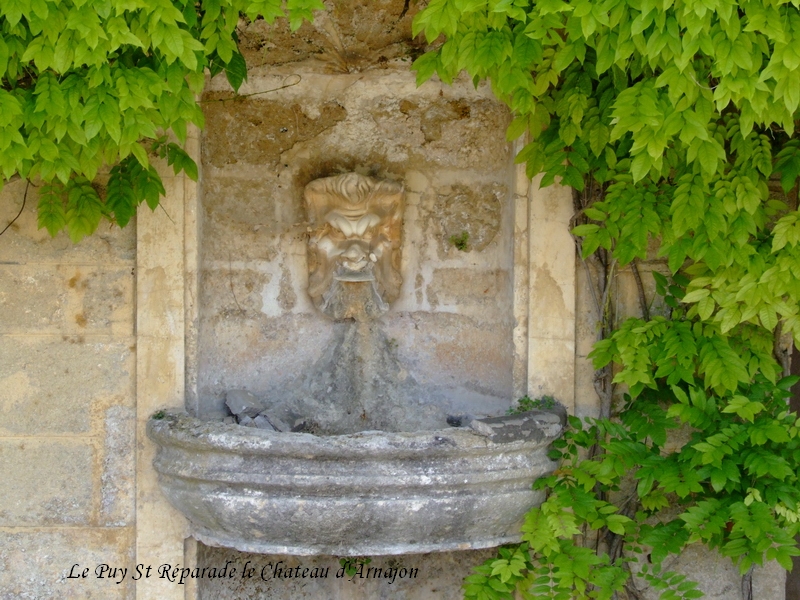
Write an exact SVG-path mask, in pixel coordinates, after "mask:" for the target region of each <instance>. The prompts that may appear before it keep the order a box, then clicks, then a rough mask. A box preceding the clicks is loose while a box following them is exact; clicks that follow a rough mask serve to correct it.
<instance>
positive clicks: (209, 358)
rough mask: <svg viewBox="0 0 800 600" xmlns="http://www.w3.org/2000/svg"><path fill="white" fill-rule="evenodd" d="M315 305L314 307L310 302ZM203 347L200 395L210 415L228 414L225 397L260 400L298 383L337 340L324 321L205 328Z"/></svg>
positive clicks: (220, 323)
mask: <svg viewBox="0 0 800 600" xmlns="http://www.w3.org/2000/svg"><path fill="white" fill-rule="evenodd" d="M309 304H310V302H309ZM201 331H202V333H201V339H200V343H199V350H198V354H199V359H198V361H199V364H200V369H199V373H198V390H199V394H200V396H201V398H203V401H204V410H206V411H207V413H206V414H218V415H219V416H223V415H224V414H227V409H226V408H225V401H224V394H225V392H226V391H227V390H229V389H234V388H242V387H246V388H247V389H248V390H252V391H253V392H254V393H255V394H256V395H257V396H259V397H272V396H274V394H275V393H276V391H277V390H279V389H281V388H283V387H284V386H287V385H290V383H291V382H292V381H296V380H298V379H299V378H300V377H301V376H302V375H303V373H304V372H306V371H307V370H308V368H309V367H310V366H311V365H312V364H313V363H314V361H315V360H317V359H318V358H319V355H320V353H321V350H322V348H324V347H325V345H326V344H327V343H328V341H329V339H330V337H331V331H330V323H329V321H328V320H327V319H325V318H324V317H322V316H321V315H292V314H289V315H285V316H283V317H281V318H270V317H267V316H265V315H261V316H260V317H259V318H258V319H234V318H233V317H228V318H220V319H216V320H214V321H211V320H208V321H205V322H204V328H203V329H202V330H201Z"/></svg>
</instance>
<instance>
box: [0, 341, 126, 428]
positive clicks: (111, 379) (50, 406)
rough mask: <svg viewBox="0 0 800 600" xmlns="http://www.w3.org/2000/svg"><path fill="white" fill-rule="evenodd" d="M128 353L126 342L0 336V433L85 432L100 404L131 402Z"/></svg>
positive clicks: (124, 403)
mask: <svg viewBox="0 0 800 600" xmlns="http://www.w3.org/2000/svg"><path fill="white" fill-rule="evenodd" d="M134 351H135V346H134V340H133V339H130V338H129V339H124V338H123V339H114V338H108V337H94V336H90V337H88V338H85V337H82V336H64V339H61V338H56V337H51V336H30V337H27V336H16V335H14V336H9V335H4V336H0V356H2V357H3V359H2V360H0V434H6V435H25V434H36V435H42V434H48V433H49V434H61V433H84V432H88V431H89V430H90V428H91V426H92V419H93V415H95V414H98V413H99V412H100V411H101V410H102V408H103V407H104V406H108V405H130V404H131V403H132V402H133V400H132V395H133V380H132V377H133V372H134V363H133V361H134V356H133V353H134ZM100 419H102V417H100Z"/></svg>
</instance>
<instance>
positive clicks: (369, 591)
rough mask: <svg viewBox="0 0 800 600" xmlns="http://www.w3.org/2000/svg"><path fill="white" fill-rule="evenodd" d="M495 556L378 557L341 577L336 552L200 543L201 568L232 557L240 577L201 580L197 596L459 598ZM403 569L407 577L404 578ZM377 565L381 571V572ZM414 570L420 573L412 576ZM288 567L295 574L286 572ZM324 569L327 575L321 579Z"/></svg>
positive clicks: (213, 599) (215, 599) (247, 599)
mask: <svg viewBox="0 0 800 600" xmlns="http://www.w3.org/2000/svg"><path fill="white" fill-rule="evenodd" d="M494 555H495V551H494V550H471V551H463V552H436V553H431V554H406V555H404V556H394V557H389V556H386V557H381V556H375V557H371V559H370V562H369V563H367V564H365V565H364V567H363V568H362V569H361V575H359V574H358V573H356V575H354V576H353V577H350V576H345V574H344V573H342V577H337V573H340V569H341V568H342V566H341V564H340V563H339V559H338V557H334V556H314V557H312V556H303V557H298V556H280V555H270V554H267V555H264V554H247V553H240V552H237V551H235V550H230V549H227V548H214V547H211V546H206V545H203V544H201V545H200V550H199V552H198V564H199V565H200V566H201V567H208V568H213V567H216V568H217V569H220V568H222V567H223V566H224V565H225V564H226V562H228V561H230V567H232V568H235V569H236V573H237V576H236V577H234V578H233V580H224V579H206V580H203V581H202V582H201V583H200V585H199V586H198V588H199V596H198V599H199V600H219V599H220V598H224V599H226V600H227V599H229V598H237V599H238V600H285V599H286V598H292V599H293V600H320V599H322V598H336V599H337V600H377V599H380V600H390V599H391V600H431V599H432V598H436V599H437V600H461V598H463V590H462V589H461V584H462V582H463V579H464V577H466V576H467V575H469V574H470V572H471V569H472V568H473V567H474V566H476V565H479V564H481V563H483V562H484V561H485V560H487V559H489V558H491V557H493V556H494ZM248 561H249V565H248ZM245 565H247V568H248V569H255V571H254V572H253V576H252V577H249V578H242V577H241V576H240V574H241V572H242V570H243V569H244V567H245ZM297 567H300V569H299V570H298V569H297ZM370 567H372V570H370ZM404 568H405V569H406V572H405V577H400V576H399V575H400V573H401V572H402V571H401V570H402V569H404ZM304 569H308V572H307V576H306V577H305V578H301V577H294V574H295V573H298V574H299V575H302V573H303V570H304ZM313 569H318V571H317V572H316V575H317V576H318V577H316V578H312V577H311V574H312V573H313ZM325 569H327V573H326V572H325V571H324V570H325ZM377 569H381V571H380V574H379V573H378V571H377ZM392 569H397V575H396V576H395V577H394V578H392V577H391V573H393V571H392ZM411 569H416V571H415V572H414V573H413V574H412V572H411ZM262 570H263V571H264V578H263V579H262V578H261V572H262ZM289 570H291V573H292V577H287V576H286V573H287V572H288V571H289ZM387 571H389V573H390V577H388V578H387V577H386V576H385V575H386V573H387ZM248 572H249V571H248ZM323 573H326V574H327V577H323Z"/></svg>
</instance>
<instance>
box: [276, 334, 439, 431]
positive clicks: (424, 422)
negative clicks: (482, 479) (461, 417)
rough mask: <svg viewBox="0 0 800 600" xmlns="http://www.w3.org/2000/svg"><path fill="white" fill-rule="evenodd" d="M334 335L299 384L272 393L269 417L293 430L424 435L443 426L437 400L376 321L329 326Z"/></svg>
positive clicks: (437, 397) (435, 395) (436, 396)
mask: <svg viewBox="0 0 800 600" xmlns="http://www.w3.org/2000/svg"><path fill="white" fill-rule="evenodd" d="M333 331H334V336H333V338H332V340H331V342H330V343H329V344H328V345H327V346H326V347H325V349H324V351H323V353H322V356H321V357H320V359H319V360H318V361H317V362H316V363H315V364H314V365H313V367H311V368H310V369H309V370H308V372H307V373H306V374H305V375H304V377H303V378H302V381H300V382H298V384H296V385H295V384H292V385H290V386H287V387H286V388H285V389H283V390H281V391H280V392H278V393H276V394H274V398H275V400H274V401H272V402H270V407H269V408H270V413H271V414H275V415H278V416H279V418H280V419H282V420H283V421H285V422H287V423H295V424H297V423H298V422H299V421H305V422H306V423H305V426H304V427H302V428H299V429H298V428H292V431H309V432H315V433H316V432H321V433H324V434H326V435H339V434H347V433H354V432H356V431H368V430H369V431H372V430H380V431H424V430H434V429H440V428H442V427H444V426H445V412H444V410H443V409H442V408H441V406H440V405H439V401H440V400H441V398H440V396H439V395H437V394H435V393H432V391H431V390H430V389H426V388H423V387H421V386H419V385H418V384H417V382H416V381H415V380H414V378H413V377H411V376H410V375H409V373H408V371H407V370H406V368H405V367H404V366H403V364H402V363H401V362H400V361H399V360H398V359H397V354H396V351H395V348H394V345H393V344H391V343H390V342H389V340H388V339H387V338H386V335H385V334H384V332H383V331H382V327H381V325H380V323H379V322H377V321H373V320H370V319H364V320H357V321H352V320H343V321H338V322H336V323H334V325H333Z"/></svg>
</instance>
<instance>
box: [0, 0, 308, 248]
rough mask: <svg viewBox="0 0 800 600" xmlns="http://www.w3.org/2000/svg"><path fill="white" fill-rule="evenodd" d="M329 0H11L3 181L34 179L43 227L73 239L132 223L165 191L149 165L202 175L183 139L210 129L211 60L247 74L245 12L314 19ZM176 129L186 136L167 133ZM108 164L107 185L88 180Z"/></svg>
mask: <svg viewBox="0 0 800 600" xmlns="http://www.w3.org/2000/svg"><path fill="white" fill-rule="evenodd" d="M321 8H324V5H323V4H322V2H321V0H202V1H200V2H195V0H3V2H0V175H1V177H0V186H2V184H3V183H4V181H8V180H10V179H11V178H13V177H18V176H19V177H22V178H24V179H29V180H33V181H38V182H40V183H41V185H42V189H41V190H40V195H39V206H38V215H39V226H40V228H42V227H44V228H46V229H47V230H48V231H49V232H50V234H51V235H55V234H56V233H57V232H59V231H61V230H62V229H66V230H67V231H68V233H69V236H70V238H71V239H72V240H73V241H76V242H77V241H79V240H80V239H81V238H83V237H84V236H86V235H89V234H91V233H93V232H94V231H95V229H96V228H97V226H98V224H99V223H100V221H101V220H103V219H106V220H108V221H111V222H112V223H116V224H118V225H120V226H125V224H127V223H128V222H129V221H130V219H131V218H132V217H133V215H134V214H135V212H136V209H137V207H138V206H139V205H140V204H141V203H143V202H146V203H147V205H148V206H149V207H150V208H152V209H155V208H156V207H157V206H158V203H159V198H160V196H161V195H163V194H164V186H163V183H162V181H161V177H160V176H159V174H158V172H157V171H156V170H155V168H154V167H153V165H152V164H151V163H150V156H152V155H153V154H155V155H157V156H160V157H161V158H166V159H167V160H168V162H169V164H170V165H171V166H172V167H173V168H174V170H175V172H176V173H178V172H181V171H183V172H185V173H186V174H187V175H188V176H189V177H191V178H193V179H196V178H197V166H196V165H195V163H194V161H193V160H192V159H191V158H190V157H189V156H188V154H186V152H185V151H184V150H183V149H182V147H181V145H180V144H184V143H185V142H186V135H187V128H188V127H189V126H190V125H196V126H198V127H202V125H203V113H202V111H201V110H200V107H199V105H198V103H197V101H196V95H197V94H199V93H200V91H201V90H202V88H203V85H204V83H205V70H206V69H209V70H210V72H211V74H212V75H216V74H217V73H221V72H223V71H224V72H225V74H226V76H227V78H228V81H229V82H230V84H231V86H232V87H233V88H234V89H237V90H238V89H239V87H240V86H241V85H242V83H243V81H244V80H245V79H246V77H247V68H246V65H245V61H244V58H243V57H242V55H241V53H240V52H239V50H238V48H237V43H236V31H235V30H236V26H237V24H238V23H239V19H240V16H246V17H247V18H250V19H256V18H259V17H261V18H264V19H266V20H267V21H268V22H270V23H272V22H273V21H274V20H275V19H276V18H278V17H286V18H288V19H289V22H290V26H291V28H292V30H293V31H294V30H296V29H298V28H299V27H300V25H301V24H302V23H303V21H304V20H310V19H311V18H312V16H313V11H314V10H315V9H321ZM167 134H172V135H174V137H175V139H177V141H178V142H179V143H180V144H178V143H175V142H171V141H168V140H167V137H166V135H167ZM104 167H111V174H110V179H109V182H108V187H107V195H106V196H105V197H101V196H100V195H99V194H98V192H97V190H96V189H95V187H94V186H92V185H91V183H90V182H92V181H93V180H94V179H95V177H96V175H97V174H98V172H99V171H100V170H101V169H102V168H104Z"/></svg>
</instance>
